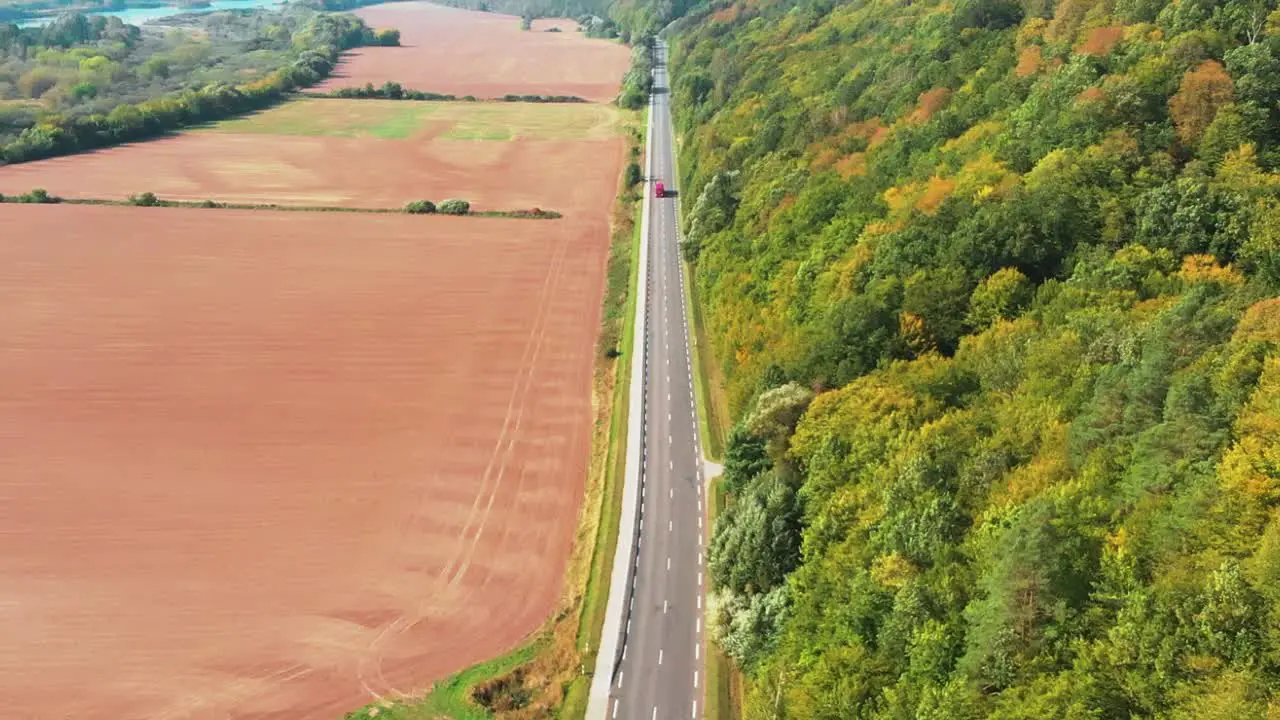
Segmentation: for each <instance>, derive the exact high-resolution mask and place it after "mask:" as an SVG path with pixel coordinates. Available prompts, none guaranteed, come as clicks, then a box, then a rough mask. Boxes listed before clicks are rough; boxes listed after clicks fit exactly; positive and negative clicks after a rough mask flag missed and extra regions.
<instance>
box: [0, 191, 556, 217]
mask: <svg viewBox="0 0 1280 720" xmlns="http://www.w3.org/2000/svg"><path fill="white" fill-rule="evenodd" d="M22 197H23V196H21V195H2V196H0V204H7V205H114V206H119V207H136V208H142V209H144V210H152V209H156V208H161V209H163V208H188V209H196V210H276V211H281V212H316V213H325V212H330V213H370V214H374V215H418V216H422V217H432V216H436V217H460V218H466V217H470V218H504V219H508V220H559V219H561V218H563V217H564V215H563V214H562V213H560V212H559V211H556V210H542V209H539V210H538V211H537V212H534V211H532V210H471V211H468V212H466V213H462V214H460V215H455V214H452V213H444V212H434V213H413V212H408V211H407V210H405V209H404V208H376V207H352V206H349V205H281V204H277V203H235V202H218V201H216V200H160V199H157V200H156V202H155V204H154V205H140V204H138V203H136V202H131V201H129V200H109V199H106V198H64V197H58V196H56V195H50V196H49V199H48V200H45V201H30V200H23V199H22Z"/></svg>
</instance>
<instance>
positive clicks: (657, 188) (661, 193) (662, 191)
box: [653, 180, 667, 197]
mask: <svg viewBox="0 0 1280 720" xmlns="http://www.w3.org/2000/svg"><path fill="white" fill-rule="evenodd" d="M666 195H667V189H666V188H664V187H662V181H661V180H659V181H658V182H656V183H654V184H653V196H654V197H666Z"/></svg>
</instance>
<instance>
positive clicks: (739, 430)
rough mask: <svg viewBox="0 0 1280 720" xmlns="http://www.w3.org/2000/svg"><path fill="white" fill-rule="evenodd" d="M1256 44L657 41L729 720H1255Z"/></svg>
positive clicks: (1279, 683) (1261, 550) (1259, 588)
mask: <svg viewBox="0 0 1280 720" xmlns="http://www.w3.org/2000/svg"><path fill="white" fill-rule="evenodd" d="M1273 8H1274V3H1272V4H1267V3H1251V2H1249V1H1248V0H1225V1H1224V2H1200V1H1192V0H1179V1H1174V0H1117V1H1116V2H1098V1H1097V0H1058V1H1057V2H1038V1H1036V0H913V2H895V1H891V0H869V1H868V2H857V3H836V4H834V5H831V4H818V3H811V2H807V1H806V0H780V1H779V2H776V3H772V4H770V3H763V4H762V5H761V8H760V9H759V11H758V14H757V15H755V16H754V17H748V16H747V15H746V14H745V13H744V16H743V17H741V18H739V19H738V20H737V21H735V22H734V23H733V24H731V25H730V26H728V27H726V26H724V25H720V24H718V23H716V24H709V23H702V22H700V21H699V20H698V19H697V16H696V15H695V17H693V18H690V19H689V20H688V21H687V22H686V23H685V24H684V26H683V28H682V29H681V30H680V31H679V32H677V33H676V35H675V40H674V49H675V50H674V54H673V59H672V67H673V68H674V70H675V73H676V80H675V88H674V92H673V101H674V103H675V109H676V125H677V128H678V132H679V133H680V134H681V136H682V137H681V140H682V146H681V147H682V151H681V162H682V168H681V171H682V173H684V175H685V176H686V177H687V178H688V181H687V182H686V183H685V184H684V185H683V187H684V188H685V189H686V190H687V193H686V195H685V198H684V209H685V212H686V216H685V217H686V218H687V220H688V223H689V225H690V228H691V232H690V233H689V238H688V239H687V240H686V242H685V243H684V246H683V248H684V251H685V256H686V257H687V258H688V259H690V260H691V261H692V264H693V267H694V272H693V278H694V283H695V286H696V294H697V297H698V298H699V299H700V300H701V301H702V303H703V310H704V312H705V316H704V317H705V320H706V325H707V331H708V337H709V341H710V342H709V344H710V347H709V348H708V352H710V353H711V354H712V355H713V356H714V359H715V361H716V362H717V363H718V364H719V366H720V367H721V368H722V369H723V371H724V377H725V387H724V388H723V389H724V392H725V394H726V395H727V403H726V404H727V405H728V406H729V408H730V412H731V414H732V415H733V418H732V419H733V420H735V421H737V422H736V423H735V429H734V431H733V432H732V433H730V437H729V438H728V442H727V447H726V451H725V458H724V460H725V477H724V480H723V485H722V488H723V489H724V490H725V491H726V492H727V493H728V495H729V497H730V499H731V500H730V503H729V504H728V507H727V509H726V510H725V511H724V513H723V514H722V515H721V519H720V520H719V521H718V522H717V523H716V526H715V529H714V532H713V539H712V543H711V550H710V556H711V557H712V558H713V559H714V562H713V564H712V574H711V579H712V587H713V588H714V599H715V602H714V603H713V605H712V610H711V611H710V613H709V615H708V619H709V622H710V628H711V631H712V633H713V637H715V638H716V639H717V641H718V643H719V644H720V647H722V648H723V649H724V650H725V651H726V652H727V653H728V654H729V655H730V656H731V657H732V658H733V659H734V661H735V662H736V663H737V664H738V666H739V667H740V669H742V671H743V673H744V688H743V696H744V702H745V712H744V716H745V717H750V718H790V719H794V720H799V719H800V718H804V719H805V720H810V719H815V720H850V719H856V720H900V719H906V718H912V719H917V718H928V719H931V720H943V719H947V720H949V719H951V718H957V719H961V720H978V719H979V718H982V719H987V718H991V719H999V720H1015V719H1016V720H1058V719H1060V718H1079V719H1084V718H1089V719H1091V720H1104V719H1110V718H1117V719H1120V718H1123V719H1124V720H1133V719H1136V718H1153V719H1154V718H1158V719H1166V720H1191V719H1193V718H1195V719H1197V720H1198V719H1199V718H1220V719H1222V720H1255V719H1257V720H1262V719H1263V718H1269V717H1280V700H1277V699H1276V698H1277V697H1280V696H1278V695H1277V692H1276V689H1277V688H1280V661H1278V659H1280V300H1277V299H1276V298H1277V297H1280V174H1278V173H1277V168H1280V80H1277V79H1278V78H1280V32H1276V28H1277V27H1280V24H1278V23H1280V21H1276V22H1272V24H1271V25H1268V24H1267V22H1268V21H1267V16H1268V15H1269V14H1270V10H1271V9H1273ZM1264 11H1266V12H1264ZM1275 17H1280V16H1273V20H1274V18H1275ZM709 87H714V88H716V92H715V93H714V94H711V93H695V91H697V90H699V89H702V88H709ZM879 118H883V119H885V121H884V122H880V121H879V120H877V119H879ZM806 390H812V391H815V392H816V394H814V395H812V397H811V396H810V394H809V393H807V392H805V391H806ZM779 407H782V408H784V409H786V410H787V412H786V413H783V414H782V415H783V416H784V417H785V419H786V422H771V423H768V424H767V427H768V429H767V431H766V430H762V429H761V427H762V425H761V423H759V422H758V421H753V418H758V417H760V416H761V414H762V413H763V414H764V415H766V416H767V417H771V418H772V417H776V416H777V408H779ZM802 407H803V410H802V411H800V412H796V411H797V410H800V409H801V408H802ZM792 419H795V422H794V423H792Z"/></svg>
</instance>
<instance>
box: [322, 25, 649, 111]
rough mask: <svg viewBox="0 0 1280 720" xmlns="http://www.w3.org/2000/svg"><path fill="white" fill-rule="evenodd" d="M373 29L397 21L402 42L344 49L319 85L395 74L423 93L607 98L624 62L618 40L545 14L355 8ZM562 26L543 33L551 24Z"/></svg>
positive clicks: (337, 85) (627, 62) (384, 79)
mask: <svg viewBox="0 0 1280 720" xmlns="http://www.w3.org/2000/svg"><path fill="white" fill-rule="evenodd" d="M355 14H356V15H359V16H360V17H362V18H364V20H365V22H367V23H368V24H370V25H372V26H374V27H378V28H390V27H394V28H398V29H399V30H400V43H401V47H398V48H361V49H359V50H354V51H352V52H350V53H348V54H347V56H346V58H345V59H344V60H343V62H342V63H341V64H339V66H338V67H337V69H336V70H335V72H334V74H333V75H332V76H331V77H330V78H329V79H328V80H326V81H325V82H324V83H323V84H321V85H320V86H319V87H318V88H317V89H319V90H325V91H327V90H334V89H337V88H342V87H357V86H363V85H364V84H365V83H369V82H371V83H373V84H375V85H381V84H382V83H384V82H387V81H388V80H390V81H395V82H398V83H400V84H402V85H404V86H405V87H408V88H412V89H414V90H422V91H424V92H437V93H445V94H451V95H457V96H459V97H462V96H464V95H474V96H476V97H478V98H494V97H501V96H503V95H506V94H508V93H514V94H518V95H577V96H579V97H582V98H586V99H587V100H593V101H597V102H609V101H610V100H612V99H613V98H614V97H615V96H616V95H617V94H618V89H619V88H620V86H621V83H622V76H623V75H624V74H625V73H626V72H627V68H628V67H630V64H631V56H630V51H629V50H628V49H627V48H626V46H624V45H622V44H621V43H616V42H612V41H609V40H602V39H590V38H586V37H585V36H583V35H582V34H581V33H579V32H576V30H575V28H576V23H573V22H571V21H568V22H566V21H556V20H544V21H538V22H535V23H534V26H533V29H532V30H528V31H526V30H521V29H520V18H518V17H515V16H512V15H500V14H497V13H484V12H475V11H470V10H459V9H456V8H447V7H441V6H438V5H432V4H430V3H425V2H401V3H389V4H386V5H373V6H370V7H364V8H360V9H359V10H356V11H355ZM553 26H554V27H559V28H560V29H561V30H562V32H546V31H547V30H548V29H549V28H551V27H553Z"/></svg>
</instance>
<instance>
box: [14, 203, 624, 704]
mask: <svg viewBox="0 0 1280 720" xmlns="http://www.w3.org/2000/svg"><path fill="white" fill-rule="evenodd" d="M598 215H599V217H588V218H579V219H577V220H574V219H570V218H566V219H564V220H556V221H546V222H531V221H520V220H479V219H465V218H462V219H455V218H446V217H428V218H423V217H410V216H407V215H367V214H350V213H339V214H333V213H297V212H291V213H281V212H261V211H253V212H248V211H236V210H196V209H143V208H130V207H94V206H65V205H64V206H53V205H6V206H4V209H3V210H2V211H0V267H4V268H6V272H4V273H2V274H0V303H3V305H4V307H5V308H7V310H6V312H4V313H0V334H3V336H4V337H5V342H4V344H3V347H0V386H3V389H0V395H2V396H3V397H4V399H5V400H4V408H5V412H4V413H0V497H3V498H4V502H2V503H0V526H2V527H3V528H4V530H5V531H4V532H0V587H3V588H4V593H3V602H2V603H0V637H3V638H4V642H3V643H0V697H4V698H5V702H4V706H5V713H6V716H7V717H15V718H35V717H48V718H54V717H59V718H61V717H74V718H77V719H79V720H121V719H122V718H142V717H150V718H215V717H216V718H225V717H254V718H273V719H274V718H279V719H281V720H283V719H284V718H289V719H290V720H293V719H296V718H334V719H335V720H336V718H339V717H342V715H343V714H344V713H345V712H347V711H350V710H352V709H354V708H356V707H358V706H360V705H361V704H363V703H365V702H367V701H368V699H369V697H370V694H371V693H379V694H386V693H391V692H393V691H406V692H407V691H412V690H415V689H422V688H424V687H425V686H426V684H427V683H428V682H429V681H430V680H432V679H436V678H440V677H443V676H444V675H447V674H449V673H451V672H454V671H456V670H458V669H460V668H462V667H465V666H467V665H469V664H471V663H473V662H476V661H479V660H481V659H484V658H486V657H490V656H493V655H496V654H499V653H501V652H503V651H505V650H507V649H509V648H510V647H512V646H513V645H515V644H516V643H518V642H519V641H520V640H521V639H522V638H523V637H524V636H525V635H526V634H527V633H529V632H531V631H532V630H533V629H534V628H536V627H537V626H538V624H539V623H540V622H542V621H543V620H544V619H545V618H546V617H547V616H548V615H549V614H550V613H551V611H552V609H553V607H554V605H555V601H556V598H557V595H558V593H559V589H560V586H561V582H562V573H563V570H564V567H565V563H566V561H567V558H568V554H569V548H570V543H571V542H572V539H573V533H574V518H575V517H576V516H577V512H578V505H579V503H580V499H581V494H582V492H583V478H584V475H585V472H586V463H587V457H588V452H587V446H588V443H589V438H590V425H591V396H590V383H591V374H592V367H593V361H594V357H595V353H594V338H595V334H596V331H597V328H598V327H599V312H600V302H599V301H600V297H601V292H602V283H603V276H604V272H603V269H604V260H605V254H606V252H607V244H608V227H607V221H606V219H605V216H604V215H603V213H599V214H598Z"/></svg>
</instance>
